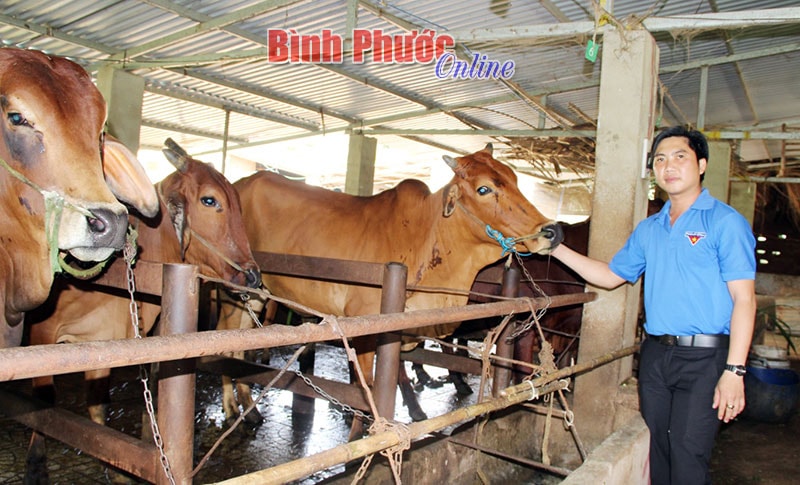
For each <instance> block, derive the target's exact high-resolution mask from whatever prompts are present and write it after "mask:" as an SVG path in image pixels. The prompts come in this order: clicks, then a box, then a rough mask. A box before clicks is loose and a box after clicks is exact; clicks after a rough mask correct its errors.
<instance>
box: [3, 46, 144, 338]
mask: <svg viewBox="0 0 800 485" xmlns="http://www.w3.org/2000/svg"><path fill="white" fill-rule="evenodd" d="M0 110H1V111H2V120H0V160H2V161H0V194H2V198H3V199H2V202H0V241H2V245H0V348H3V347H12V346H16V345H19V343H20V341H21V339H22V327H23V325H22V322H23V318H24V313H25V312H26V311H28V310H31V309H32V308H35V307H36V306H37V305H40V304H41V303H42V302H44V301H45V300H46V299H47V295H48V293H49V291H50V286H51V285H52V283H53V274H54V273H56V272H59V271H61V269H60V265H59V259H60V258H59V253H61V256H63V255H64V254H65V253H69V254H71V255H72V256H73V257H75V258H76V259H78V260H82V261H103V260H106V259H108V258H109V257H110V256H111V255H112V254H113V252H114V251H115V250H118V249H121V248H122V246H123V244H124V243H125V234H126V231H127V228H128V218H127V211H126V209H125V207H124V206H123V205H122V204H121V203H120V202H119V201H118V200H117V198H119V199H120V200H122V201H124V202H128V203H130V204H132V205H133V206H134V207H136V208H137V209H138V210H139V211H140V212H142V213H143V214H147V215H150V216H152V215H154V214H155V213H156V211H157V210H158V201H157V198H156V194H155V192H154V190H153V186H152V183H151V182H150V180H149V179H148V178H147V176H146V175H144V171H143V169H142V168H141V166H140V165H139V162H138V161H136V159H135V158H134V157H133V155H132V154H131V153H130V152H129V151H127V150H126V149H124V147H123V146H122V145H121V144H120V143H119V142H114V141H108V142H106V143H103V139H102V130H103V124H104V122H105V116H106V110H105V101H104V100H103V97H102V96H101V95H100V92H99V91H98V90H97V88H96V87H95V86H94V84H92V80H91V78H90V77H89V75H88V74H87V73H86V71H84V70H83V69H82V68H81V67H80V66H79V65H77V64H75V63H73V62H71V61H68V60H66V59H63V58H59V57H53V56H47V55H45V54H43V53H41V52H37V51H29V50H21V49H14V48H0ZM101 151H102V152H103V153H104V154H105V163H103V160H102V159H101ZM104 172H105V177H106V178H107V180H105V179H104ZM131 177H133V178H131ZM109 187H110V188H109ZM112 191H113V192H115V193H112ZM115 195H116V196H117V198H115Z"/></svg>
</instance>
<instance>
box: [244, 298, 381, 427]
mask: <svg viewBox="0 0 800 485" xmlns="http://www.w3.org/2000/svg"><path fill="white" fill-rule="evenodd" d="M240 298H241V299H242V303H244V307H245V308H246V309H247V312H248V313H249V314H250V318H251V319H252V320H253V322H255V324H256V326H258V328H264V326H263V324H262V323H261V321H260V320H259V318H258V315H256V313H255V311H254V310H253V307H252V306H251V305H250V295H249V294H248V293H242V294H241V295H240ZM294 373H295V374H297V377H299V378H300V379H302V380H303V382H305V383H306V385H307V386H308V387H310V388H311V389H313V390H314V392H316V393H317V394H319V395H320V396H322V397H323V398H325V399H326V400H328V401H329V402H330V403H331V404H333V405H334V406H336V407H338V408H339V409H341V410H343V411H345V412H349V413H353V414H354V415H355V416H358V417H359V418H361V419H364V420H366V421H373V419H374V418H373V417H372V416H370V415H368V414H366V413H364V412H363V411H361V410H360V409H355V408H353V407H351V406H349V405H347V404H345V403H343V402H341V401H339V400H338V399H336V398H335V397H333V396H331V395H330V394H328V393H327V392H325V391H324V390H323V389H322V388H321V387H319V386H318V385H316V384H314V383H313V382H312V381H311V379H310V378H309V377H307V376H306V375H304V374H303V373H302V372H300V370H299V369H295V370H294Z"/></svg>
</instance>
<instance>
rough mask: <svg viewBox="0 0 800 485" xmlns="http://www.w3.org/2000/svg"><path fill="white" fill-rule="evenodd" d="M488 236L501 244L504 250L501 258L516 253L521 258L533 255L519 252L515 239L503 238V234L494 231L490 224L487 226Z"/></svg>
mask: <svg viewBox="0 0 800 485" xmlns="http://www.w3.org/2000/svg"><path fill="white" fill-rule="evenodd" d="M486 234H487V235H488V236H489V237H490V238H492V239H494V240H495V241H497V243H498V244H500V247H502V248H503V254H502V255H500V257H503V256H505V255H506V253H515V254H519V255H520V256H530V255H531V254H533V253H520V252H519V251H517V248H516V247H515V246H516V245H517V243H516V239H515V238H513V237H503V233H502V232H500V231H498V230H497V229H492V226H490V225H489V224H486Z"/></svg>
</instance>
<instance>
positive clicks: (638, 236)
mask: <svg viewBox="0 0 800 485" xmlns="http://www.w3.org/2000/svg"><path fill="white" fill-rule="evenodd" d="M644 222H645V221H642V222H640V223H639V224H638V225H637V226H636V229H634V231H633V233H631V235H630V237H628V240H627V241H626V242H625V245H624V246H623V247H622V249H620V250H619V251H617V254H615V255H614V257H613V258H612V259H611V262H610V263H609V264H608V267H609V268H610V269H611V271H613V272H614V274H616V275H617V276H619V277H620V278H622V279H624V280H626V281H629V282H631V283H635V282H636V280H638V279H639V277H640V276H642V273H644V269H645V266H646V260H645V252H644V247H645V246H644V244H642V238H644V237H646V236H645V232H646V231H645V230H644V227H643V224H644Z"/></svg>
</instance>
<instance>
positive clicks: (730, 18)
mask: <svg viewBox="0 0 800 485" xmlns="http://www.w3.org/2000/svg"><path fill="white" fill-rule="evenodd" d="M797 23H800V7H787V8H772V9H764V10H748V11H741V12H721V13H707V14H697V15H680V16H675V17H647V18H645V19H643V20H641V21H640V24H641V25H642V27H643V28H645V29H647V30H648V31H649V32H651V33H653V32H671V31H673V30H680V31H681V32H682V33H687V31H692V30H697V31H703V30H714V29H742V28H746V27H758V26H764V25H781V24H797ZM631 27H632V26H631ZM612 28H615V27H613V26H610V25H609V26H606V27H605V28H604V29H612ZM604 29H600V30H599V33H602V32H603V30H604ZM594 31H595V23H594V21H591V20H585V21H579V22H570V23H559V24H541V25H529V26H524V25H520V26H517V27H505V28H494V29H457V30H449V31H447V33H448V35H451V36H453V38H454V39H455V41H456V43H470V42H504V43H507V44H526V43H532V42H541V41H546V40H553V39H560V38H565V37H566V38H573V37H578V36H585V35H590V34H592V33H593V32H594Z"/></svg>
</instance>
